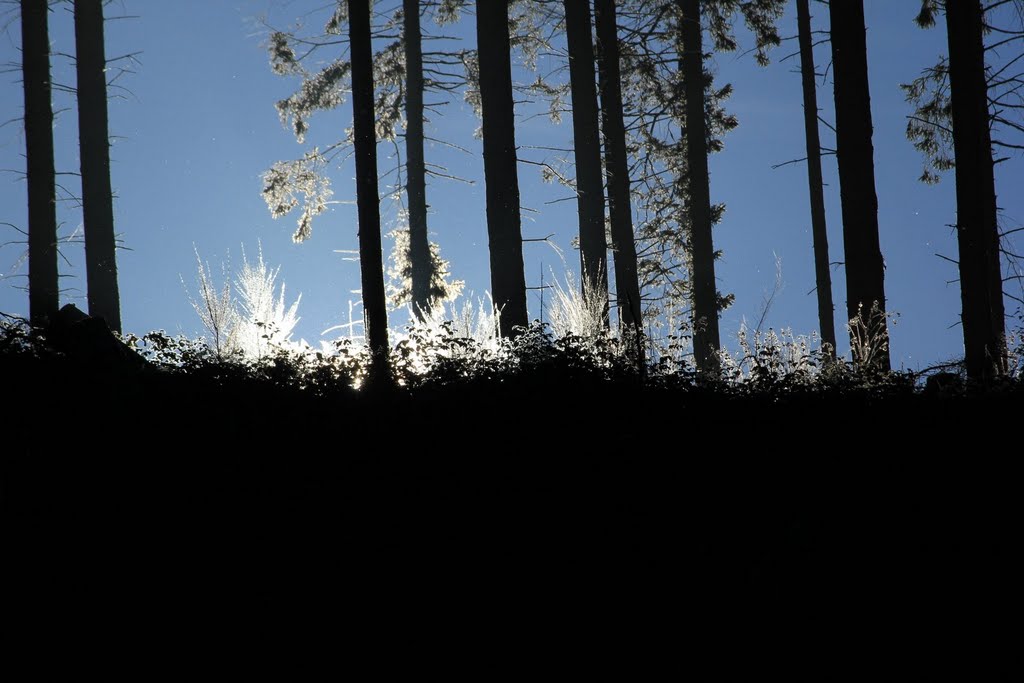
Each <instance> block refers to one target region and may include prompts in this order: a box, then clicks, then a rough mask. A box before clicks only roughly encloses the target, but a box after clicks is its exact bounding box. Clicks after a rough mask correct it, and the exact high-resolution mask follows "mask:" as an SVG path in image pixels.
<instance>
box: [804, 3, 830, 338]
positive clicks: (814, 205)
mask: <svg viewBox="0 0 1024 683" xmlns="http://www.w3.org/2000/svg"><path fill="white" fill-rule="evenodd" d="M796 12H797V30H798V33H799V40H800V74H801V80H802V83H803V95H804V135H805V136H806V139H807V187H808V191H809V192H810V199H811V233H812V235H813V240H814V275H815V284H816V286H817V292H818V327H819V329H820V330H821V341H822V344H827V345H828V346H830V347H831V348H832V354H833V356H834V354H835V350H836V326H835V305H834V304H833V302H832V273H831V271H830V270H829V265H828V264H829V260H828V230H827V229H826V224H825V196H824V195H825V193H824V183H823V181H822V178H821V140H820V139H819V137H818V93H817V88H816V86H815V82H814V79H815V72H814V49H813V45H812V39H811V11H810V7H809V0H796Z"/></svg>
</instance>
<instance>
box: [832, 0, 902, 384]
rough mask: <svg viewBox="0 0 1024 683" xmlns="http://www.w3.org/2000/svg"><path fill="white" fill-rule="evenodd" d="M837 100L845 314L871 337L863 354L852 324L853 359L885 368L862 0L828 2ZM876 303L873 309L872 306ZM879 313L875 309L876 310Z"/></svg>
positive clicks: (887, 366) (885, 333) (881, 276)
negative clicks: (860, 325)
mask: <svg viewBox="0 0 1024 683" xmlns="http://www.w3.org/2000/svg"><path fill="white" fill-rule="evenodd" d="M829 15H830V20H831V36H832V68H833V82H834V89H835V90H834V92H835V102H836V154H837V156H838V160H839V186H840V191H841V195H842V207H843V249H844V251H845V260H846V315H847V319H849V320H854V319H855V318H858V317H859V318H860V319H861V320H862V322H863V325H864V327H863V328H862V331H863V332H866V334H867V336H868V338H869V339H870V340H871V341H870V355H869V356H868V357H865V356H864V355H862V354H864V353H865V351H864V349H863V346H862V345H860V344H858V336H857V334H856V331H857V330H856V326H853V327H852V328H851V343H852V346H853V353H854V361H855V362H858V363H862V364H868V365H870V366H871V367H873V368H874V369H877V370H889V369H890V367H891V365H890V361H889V332H888V328H887V325H886V320H885V316H884V311H885V264H884V262H883V260H882V249H881V247H880V245H879V241H878V197H877V196H876V195H875V161H874V147H873V145H872V142H871V135H872V126H871V94H870V90H869V88H868V56H867V40H866V36H865V34H866V29H865V26H864V3H863V0H834V1H833V2H832V3H831V5H830V6H829ZM875 306H877V311H874V312H873V308H874V307H875ZM875 313H877V314H875Z"/></svg>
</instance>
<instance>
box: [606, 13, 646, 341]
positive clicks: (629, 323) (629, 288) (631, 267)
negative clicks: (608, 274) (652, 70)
mask: <svg viewBox="0 0 1024 683" xmlns="http://www.w3.org/2000/svg"><path fill="white" fill-rule="evenodd" d="M594 24H595V27H596V29H597V67H598V68H597V76H598V86H599V89H600V92H601V124H602V128H603V132H604V165H605V173H606V174H607V176H608V220H609V222H610V223H611V233H612V251H613V254H614V268H615V298H616V302H617V305H618V310H619V325H620V326H621V327H622V328H623V330H624V331H625V330H629V331H631V332H632V333H633V334H635V335H637V337H639V333H640V332H641V330H642V329H643V327H642V319H643V315H642V312H641V308H640V280H639V277H638V275H637V264H636V243H635V241H634V238H633V207H632V203H631V201H630V194H629V191H630V182H629V163H628V159H627V157H626V126H625V123H624V121H623V115H622V77H621V74H620V66H619V35H618V27H617V26H616V20H615V0H594Z"/></svg>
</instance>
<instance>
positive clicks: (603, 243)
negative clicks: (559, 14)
mask: <svg viewBox="0 0 1024 683" xmlns="http://www.w3.org/2000/svg"><path fill="white" fill-rule="evenodd" d="M565 33H566V40H567V42H568V46H569V80H570V86H571V88H572V136H573V148H574V150H575V156H576V208H577V211H578V213H579V222H580V274H581V278H580V279H581V280H582V281H583V282H582V287H583V295H584V297H586V298H589V297H591V296H598V297H601V298H602V299H603V300H604V301H605V302H607V301H608V242H607V240H606V238H605V232H604V182H603V180H602V178H601V129H600V127H599V125H598V122H597V88H596V87H595V85H594V45H593V39H592V37H591V32H590V7H589V3H587V2H581V1H580V0H565ZM591 287H593V288H594V289H595V290H596V291H591V289H590V288H591ZM604 310H605V313H604V323H605V326H607V325H608V314H607V313H608V307H607V303H606V304H605V309H604Z"/></svg>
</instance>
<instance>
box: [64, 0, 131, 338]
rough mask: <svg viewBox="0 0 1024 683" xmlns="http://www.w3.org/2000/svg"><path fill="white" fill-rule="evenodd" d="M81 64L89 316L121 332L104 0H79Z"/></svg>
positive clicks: (78, 58) (78, 66) (77, 55)
mask: <svg viewBox="0 0 1024 683" xmlns="http://www.w3.org/2000/svg"><path fill="white" fill-rule="evenodd" d="M75 62H76V69H77V73H78V140H79V152H80V156H81V171H82V213H83V222H84V225H85V271H86V280H87V282H88V299H89V315H91V316H93V317H98V318H103V320H105V321H106V323H107V326H108V327H110V329H111V330H113V331H114V332H120V331H121V303H120V297H119V294H118V287H117V260H116V257H115V253H114V250H115V247H116V245H115V242H114V204H113V201H114V200H113V192H112V190H111V187H110V138H109V133H108V125H107V77H106V67H107V59H106V53H105V49H104V36H103V0H75Z"/></svg>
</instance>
